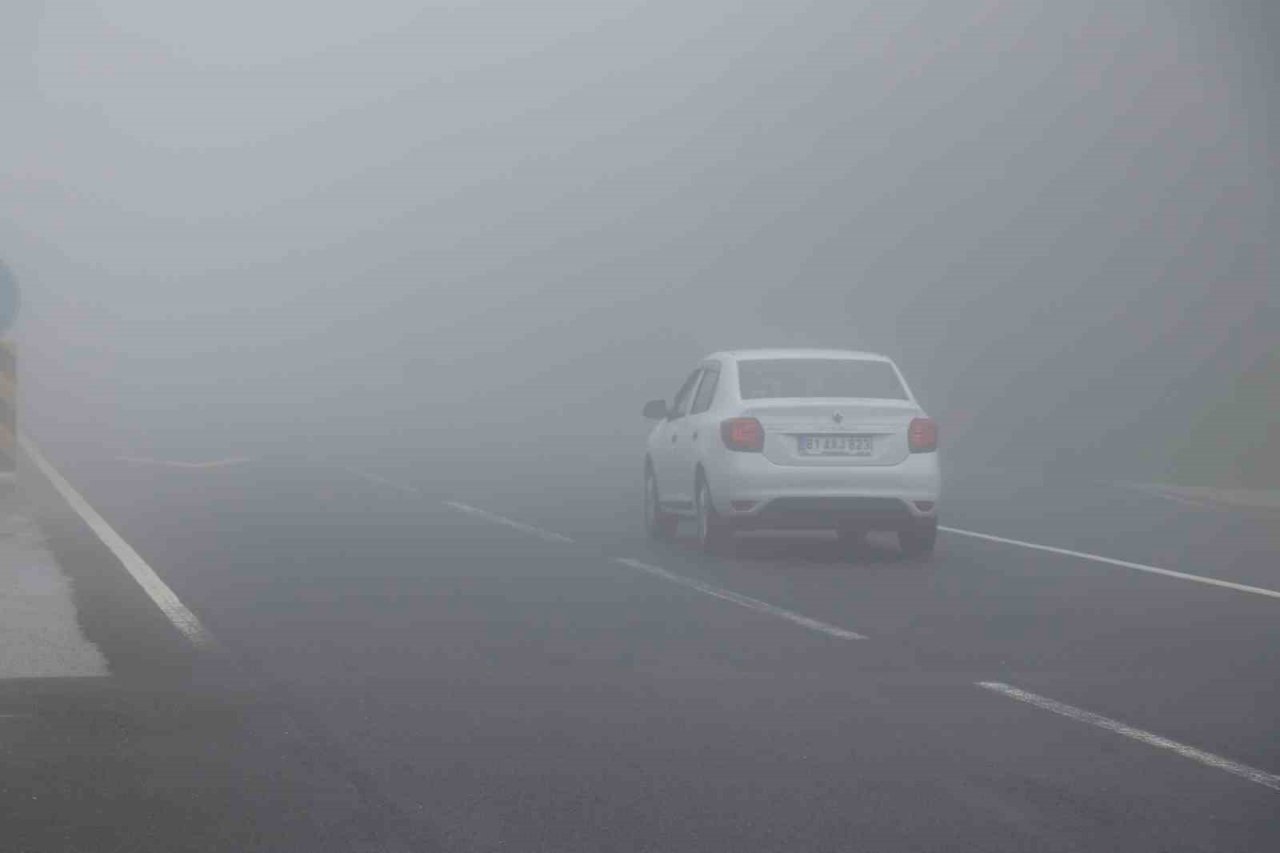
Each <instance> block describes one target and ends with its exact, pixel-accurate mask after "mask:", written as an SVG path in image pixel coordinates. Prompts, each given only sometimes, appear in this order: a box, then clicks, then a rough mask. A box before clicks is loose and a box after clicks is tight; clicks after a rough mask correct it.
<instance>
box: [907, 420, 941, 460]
mask: <svg viewBox="0 0 1280 853" xmlns="http://www.w3.org/2000/svg"><path fill="white" fill-rule="evenodd" d="M907 444H908V446H910V448H911V452H912V453H929V452H931V451H934V450H937V449H938V424H937V422H936V421H935V420H933V418H912V419H911V426H909V427H908V428H907Z"/></svg>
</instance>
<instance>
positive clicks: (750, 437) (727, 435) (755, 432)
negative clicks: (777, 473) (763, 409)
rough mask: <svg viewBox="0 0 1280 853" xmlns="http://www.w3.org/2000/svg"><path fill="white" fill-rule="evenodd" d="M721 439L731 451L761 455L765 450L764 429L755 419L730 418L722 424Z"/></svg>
mask: <svg viewBox="0 0 1280 853" xmlns="http://www.w3.org/2000/svg"><path fill="white" fill-rule="evenodd" d="M720 437H721V438H723V439H724V446H725V447H727V448H729V449H730V450H741V451H745V452H749V453H759V452H760V451H762V450H764V427H763V426H761V425H760V422H759V421H758V420H756V419H755V418H730V419H729V420H727V421H724V422H723V423H721V424H720Z"/></svg>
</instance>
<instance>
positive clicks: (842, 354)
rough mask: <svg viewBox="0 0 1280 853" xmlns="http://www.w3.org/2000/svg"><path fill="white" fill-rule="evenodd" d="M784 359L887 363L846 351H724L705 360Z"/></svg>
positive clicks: (881, 358) (871, 354) (884, 358)
mask: <svg viewBox="0 0 1280 853" xmlns="http://www.w3.org/2000/svg"><path fill="white" fill-rule="evenodd" d="M785 358H834V359H849V360H856V361H889V360H890V359H889V357H888V356H884V355H880V354H879V353H874V352H859V351H857V350H846V349H741V350H725V351H723V352H716V353H712V354H711V355H709V356H707V359H708V360H710V359H730V360H732V361H751V360H754V359H785Z"/></svg>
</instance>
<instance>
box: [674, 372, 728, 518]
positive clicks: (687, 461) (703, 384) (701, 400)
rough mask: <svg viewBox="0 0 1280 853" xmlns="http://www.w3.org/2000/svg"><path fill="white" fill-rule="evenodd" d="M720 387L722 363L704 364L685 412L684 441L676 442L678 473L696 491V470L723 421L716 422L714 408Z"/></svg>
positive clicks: (691, 490)
mask: <svg viewBox="0 0 1280 853" xmlns="http://www.w3.org/2000/svg"><path fill="white" fill-rule="evenodd" d="M719 387H720V365H718V364H714V363H709V364H705V365H703V367H702V377H701V379H700V380H699V381H698V388H697V390H696V391H694V393H693V398H692V402H691V403H690V406H689V414H688V415H686V416H685V418H684V420H683V422H682V425H683V434H682V435H681V438H682V439H683V440H682V441H679V442H677V443H676V445H675V447H676V448H677V451H676V465H677V467H678V468H679V472H678V476H680V477H683V478H684V479H685V480H686V481H687V483H688V488H689V494H690V495H692V494H693V473H694V471H696V470H697V467H698V462H699V460H701V459H702V455H703V454H704V453H705V452H706V451H707V449H708V448H710V447H712V446H713V442H714V441H716V440H717V436H718V435H719V428H720V425H719V423H718V422H716V419H715V414H714V413H713V411H712V409H713V407H714V404H715V398H716V391H717V390H719Z"/></svg>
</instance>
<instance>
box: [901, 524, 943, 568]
mask: <svg viewBox="0 0 1280 853" xmlns="http://www.w3.org/2000/svg"><path fill="white" fill-rule="evenodd" d="M937 539H938V520H937V519H936V518H931V519H929V520H928V521H920V522H916V523H915V524H913V525H912V526H910V527H908V528H906V529H905V530H899V531H898V547H899V548H901V549H902V555H903V556H904V557H907V558H909V559H915V558H920V557H926V558H927V557H929V556H930V555H931V554H933V546H934V543H935V542H936V541H937Z"/></svg>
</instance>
